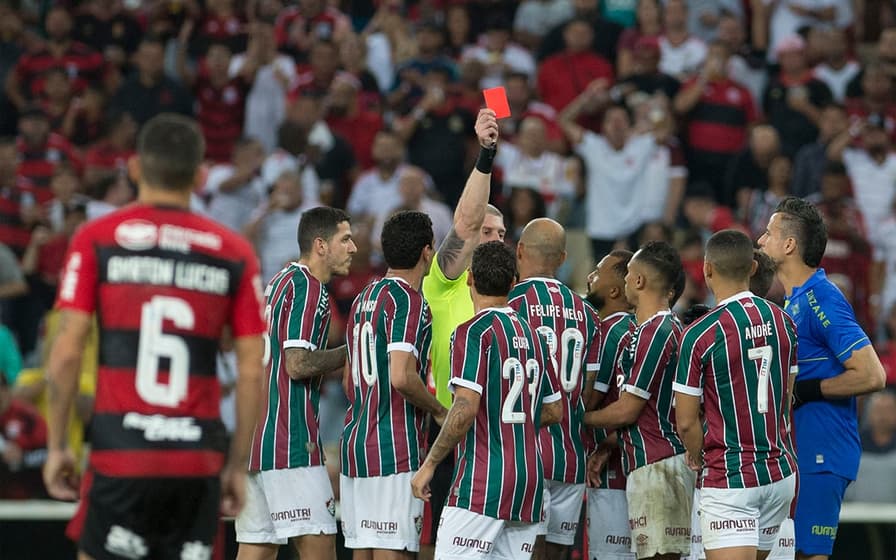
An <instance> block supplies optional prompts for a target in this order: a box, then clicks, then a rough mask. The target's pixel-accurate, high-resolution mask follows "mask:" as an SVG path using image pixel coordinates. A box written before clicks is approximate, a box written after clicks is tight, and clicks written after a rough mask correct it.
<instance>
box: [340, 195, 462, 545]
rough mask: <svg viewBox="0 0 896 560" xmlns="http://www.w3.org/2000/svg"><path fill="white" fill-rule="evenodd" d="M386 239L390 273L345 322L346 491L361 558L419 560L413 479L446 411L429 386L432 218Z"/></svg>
mask: <svg viewBox="0 0 896 560" xmlns="http://www.w3.org/2000/svg"><path fill="white" fill-rule="evenodd" d="M381 239H382V247H383V257H384V258H385V260H386V264H387V265H388V266H389V270H388V272H387V273H386V277H385V278H383V279H381V280H377V281H374V282H371V283H370V284H368V285H367V286H366V287H365V288H364V290H363V291H362V292H361V293H360V294H359V295H358V297H357V298H355V301H354V303H353V304H352V308H351V311H350V313H349V320H348V324H347V325H346V338H347V339H348V350H349V358H348V363H346V367H345V373H344V374H343V385H344V387H345V393H346V395H347V396H348V398H349V403H350V404H349V409H348V412H347V413H346V415H345V429H344V431H343V436H342V476H341V477H340V480H339V488H340V494H341V499H342V531H343V534H344V535H345V545H346V546H347V547H348V548H354V549H355V553H354V558H355V560H360V559H369V558H373V557H375V558H377V559H381V558H413V556H414V553H415V552H417V550H418V549H419V548H420V531H421V530H422V528H423V502H421V501H420V500H417V499H416V498H414V496H413V495H412V494H411V487H410V482H411V477H412V476H413V474H414V472H416V471H417V469H418V468H419V466H420V463H421V461H422V455H423V442H424V438H423V435H424V434H423V420H424V417H425V415H426V413H427V412H428V413H430V414H432V415H433V418H434V419H435V420H436V421H437V422H439V423H441V421H442V420H443V419H444V417H445V414H446V413H447V411H446V409H445V407H443V406H442V405H441V404H439V401H437V400H436V398H435V397H434V396H433V395H431V394H430V393H429V391H428V390H427V388H426V371H427V366H428V364H429V345H430V338H431V336H432V332H431V326H432V325H431V317H430V313H429V307H427V305H426V301H424V299H423V295H422V294H421V293H420V285H421V283H422V282H423V276H424V275H425V274H426V272H427V271H428V270H429V266H430V263H431V262H432V256H433V253H434V249H433V247H432V243H433V233H432V222H431V221H430V219H429V216H427V215H426V214H423V213H422V212H398V213H397V214H394V215H393V216H392V217H390V218H389V219H388V220H386V223H385V225H383V231H382V236H381ZM374 553H375V554H374Z"/></svg>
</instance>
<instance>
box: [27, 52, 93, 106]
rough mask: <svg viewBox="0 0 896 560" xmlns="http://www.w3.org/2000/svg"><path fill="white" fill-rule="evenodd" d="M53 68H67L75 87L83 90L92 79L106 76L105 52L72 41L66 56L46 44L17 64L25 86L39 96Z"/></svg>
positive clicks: (76, 89)
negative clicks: (48, 71)
mask: <svg viewBox="0 0 896 560" xmlns="http://www.w3.org/2000/svg"><path fill="white" fill-rule="evenodd" d="M52 68H63V69H65V71H66V72H67V73H68V77H69V79H70V80H72V86H73V89H74V91H76V92H78V91H83V90H84V88H85V87H86V86H87V84H88V83H97V82H99V81H100V80H101V79H102V77H103V71H104V70H105V61H104V60H103V55H102V54H101V53H99V52H97V51H95V50H93V49H91V48H90V47H88V46H87V45H85V44H83V43H79V42H77V41H72V42H71V43H69V45H68V48H67V49H66V50H65V52H64V53H63V54H62V56H60V57H57V56H54V55H53V53H51V52H50V50H49V49H48V48H46V47H44V48H42V49H40V50H38V51H36V52H33V53H26V54H23V55H22V57H21V58H19V62H18V63H17V64H16V67H15V73H16V77H17V78H18V80H19V83H20V84H21V86H22V89H23V90H25V91H26V92H28V93H29V94H31V95H32V96H38V95H40V94H42V93H43V91H44V74H45V73H46V72H47V70H50V69H52Z"/></svg>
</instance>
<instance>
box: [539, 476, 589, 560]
mask: <svg viewBox="0 0 896 560" xmlns="http://www.w3.org/2000/svg"><path fill="white" fill-rule="evenodd" d="M545 486H546V487H547V486H550V488H551V503H550V516H549V517H548V523H547V533H546V535H545V542H546V545H545V553H546V556H547V558H548V560H563V559H564V558H566V556H567V554H568V553H569V547H571V546H572V545H573V544H574V543H575V540H576V531H577V530H578V528H579V519H580V517H581V513H582V503H583V498H584V496H585V485H584V484H567V483H564V482H556V481H545Z"/></svg>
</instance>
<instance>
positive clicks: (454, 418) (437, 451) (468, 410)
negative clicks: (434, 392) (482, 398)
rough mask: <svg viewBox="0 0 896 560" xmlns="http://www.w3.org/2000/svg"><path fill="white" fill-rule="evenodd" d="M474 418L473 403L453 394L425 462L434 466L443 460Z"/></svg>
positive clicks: (464, 433) (465, 432)
mask: <svg viewBox="0 0 896 560" xmlns="http://www.w3.org/2000/svg"><path fill="white" fill-rule="evenodd" d="M475 418H476V410H475V408H474V407H473V403H471V402H470V401H468V400H467V399H466V398H464V397H463V396H455V398H454V403H453V404H452V405H451V410H449V411H448V416H447V417H445V422H444V423H443V424H442V429H441V430H440V431H439V436H438V437H437V438H436V441H435V442H433V444H432V448H430V450H429V453H428V454H427V455H426V462H427V463H430V464H431V465H432V466H436V465H438V464H439V463H441V462H442V461H444V460H445V457H447V456H448V455H449V454H450V453H451V452H453V451H454V449H455V448H456V447H457V444H458V443H460V440H461V439H463V437H464V436H465V435H467V432H469V431H470V428H471V427H472V426H473V420H475Z"/></svg>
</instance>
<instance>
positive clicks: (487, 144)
mask: <svg viewBox="0 0 896 560" xmlns="http://www.w3.org/2000/svg"><path fill="white" fill-rule="evenodd" d="M476 138H477V139H479V145H480V146H482V147H483V148H493V147H494V146H495V145H496V144H497V143H498V119H497V118H496V117H495V112H494V111H492V110H491V109H480V110H479V116H478V117H476Z"/></svg>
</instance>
